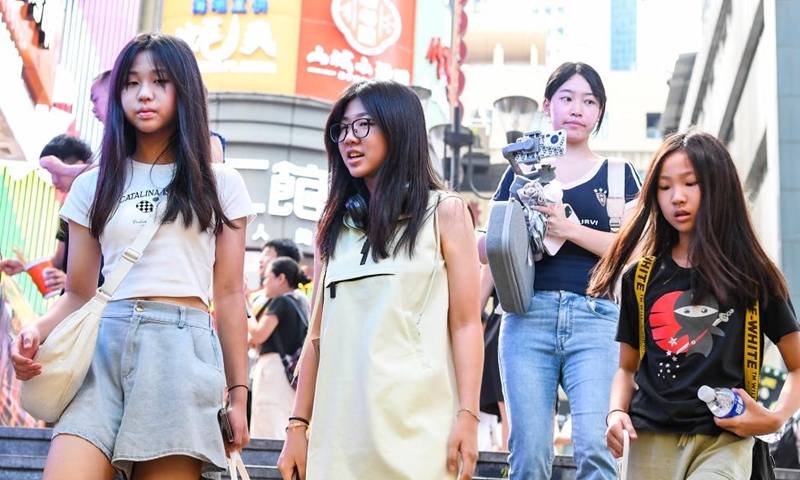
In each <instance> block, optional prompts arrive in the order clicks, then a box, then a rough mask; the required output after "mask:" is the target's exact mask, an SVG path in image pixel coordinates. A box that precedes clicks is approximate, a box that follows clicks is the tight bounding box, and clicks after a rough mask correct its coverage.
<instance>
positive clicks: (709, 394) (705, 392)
mask: <svg viewBox="0 0 800 480" xmlns="http://www.w3.org/2000/svg"><path fill="white" fill-rule="evenodd" d="M697 398H699V399H700V400H702V401H704V402H706V403H709V402H713V401H714V400H715V399H716V398H717V394H716V393H714V389H713V388H711V387H709V386H708V385H703V386H702V387H700V389H699V390H698V391H697Z"/></svg>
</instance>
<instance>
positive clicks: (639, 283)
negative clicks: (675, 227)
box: [633, 257, 656, 361]
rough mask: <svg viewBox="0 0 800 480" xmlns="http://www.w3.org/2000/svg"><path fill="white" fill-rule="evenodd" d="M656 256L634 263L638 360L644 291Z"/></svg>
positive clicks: (641, 333)
mask: <svg viewBox="0 0 800 480" xmlns="http://www.w3.org/2000/svg"><path fill="white" fill-rule="evenodd" d="M655 261H656V257H644V258H642V259H641V260H639V263H638V264H637V265H636V277H635V278H634V280H633V286H634V288H633V290H634V292H635V293H636V304H637V306H638V307H639V360H640V361H641V360H642V358H643V357H644V292H645V290H646V289H647V282H648V281H649V280H650V272H652V271H653V264H654V263H655Z"/></svg>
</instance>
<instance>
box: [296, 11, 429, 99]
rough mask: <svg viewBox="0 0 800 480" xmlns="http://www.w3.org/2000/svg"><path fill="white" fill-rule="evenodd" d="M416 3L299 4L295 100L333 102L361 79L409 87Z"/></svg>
mask: <svg viewBox="0 0 800 480" xmlns="http://www.w3.org/2000/svg"><path fill="white" fill-rule="evenodd" d="M415 7H416V0H304V1H303V12H302V21H301V25H300V44H299V47H298V48H299V53H298V56H299V59H298V62H297V88H296V92H295V93H296V94H298V95H308V96H314V97H318V98H327V99H336V98H337V97H338V96H339V94H341V92H342V90H344V88H346V87H347V86H348V85H350V84H351V83H353V82H355V81H359V80H361V79H365V78H382V79H388V80H396V81H398V82H400V83H403V84H406V85H409V84H411V78H412V74H413V69H414V19H415Z"/></svg>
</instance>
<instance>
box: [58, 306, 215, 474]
mask: <svg viewBox="0 0 800 480" xmlns="http://www.w3.org/2000/svg"><path fill="white" fill-rule="evenodd" d="M224 372H225V370H224V368H223V365H222V349H221V348H220V343H219V339H218V337H217V334H216V332H215V331H214V328H213V324H212V319H211V316H210V315H209V314H208V312H203V311H201V310H197V309H193V308H189V307H182V306H178V305H171V304H167V303H161V302H147V301H141V300H121V301H115V302H110V303H109V304H108V306H107V307H106V309H105V312H104V313H103V320H102V322H101V324H100V333H99V335H98V337H97V347H96V348H95V352H94V357H93V358H92V364H91V366H90V368H89V373H88V374H87V376H86V380H85V381H84V383H83V385H82V386H81V388H80V390H78V393H77V395H76V396H75V398H74V399H73V400H72V402H71V403H70V404H69V406H67V409H66V410H65V411H64V414H63V415H62V416H61V419H60V420H59V421H58V423H57V424H56V426H55V428H54V429H53V436H54V437H55V436H56V435H60V434H69V435H75V436H78V437H81V438H84V439H86V440H87V441H89V442H91V443H92V444H94V445H95V446H96V447H97V448H99V449H100V450H101V451H102V452H103V453H105V455H106V456H107V457H108V458H109V460H110V461H111V463H112V465H113V466H114V467H115V468H116V469H117V470H119V471H120V472H122V473H123V475H124V477H125V478H130V476H131V471H132V470H133V464H134V463H136V462H142V461H147V460H154V459H157V458H161V457H166V456H171V455H185V456H189V457H194V458H198V459H200V460H202V461H203V476H204V477H209V478H217V475H216V472H221V471H224V470H225V467H226V460H225V449H224V446H223V443H222V436H221V434H220V430H219V424H218V423H217V412H218V410H219V409H220V407H221V406H222V398H223V394H224V391H225V373H224Z"/></svg>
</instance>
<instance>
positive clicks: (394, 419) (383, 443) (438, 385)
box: [307, 192, 458, 480]
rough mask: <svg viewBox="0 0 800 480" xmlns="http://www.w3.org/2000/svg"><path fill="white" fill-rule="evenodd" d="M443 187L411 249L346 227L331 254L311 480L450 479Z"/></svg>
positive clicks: (451, 385) (452, 393)
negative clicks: (379, 255) (390, 247)
mask: <svg viewBox="0 0 800 480" xmlns="http://www.w3.org/2000/svg"><path fill="white" fill-rule="evenodd" d="M439 196H440V194H439V193H438V192H431V195H430V197H431V199H430V201H429V203H428V211H427V213H426V217H427V220H426V222H425V223H424V226H423V228H422V230H421V232H420V234H419V236H418V240H417V247H416V249H415V251H414V257H413V258H409V257H408V255H407V253H406V252H405V251H402V252H401V253H400V254H398V256H397V257H394V258H388V259H385V260H381V261H380V262H378V263H375V262H374V261H373V259H372V256H371V252H369V253H367V254H366V255H365V254H364V253H362V249H363V247H364V242H365V237H364V234H363V232H361V231H359V230H356V229H353V228H350V227H347V226H345V227H343V231H342V232H341V234H340V237H339V241H338V243H337V246H336V256H335V258H333V259H331V260H330V261H329V263H328V270H327V275H326V278H325V292H324V303H323V313H322V325H321V332H320V350H319V351H320V362H319V371H318V375H317V389H316V394H315V399H314V415H313V419H312V428H311V437H310V440H309V452H308V470H307V479H308V480H323V479H324V480H331V479H336V480H339V479H341V480H345V479H346V480H379V479H380V480H401V479H404V480H405V479H407V480H412V479H413V480H443V479H452V478H455V475H451V474H450V473H448V472H447V441H448V438H449V435H450V430H451V428H452V425H453V423H454V421H455V417H456V411H457V409H458V408H457V398H458V397H457V392H456V382H455V375H454V370H453V362H452V350H451V344H450V334H449V331H448V326H447V311H448V287H447V271H446V268H445V265H444V259H443V257H442V255H441V246H440V237H439V235H438V218H437V216H436V215H435V214H434V212H435V211H436V207H437V205H438V198H439Z"/></svg>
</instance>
